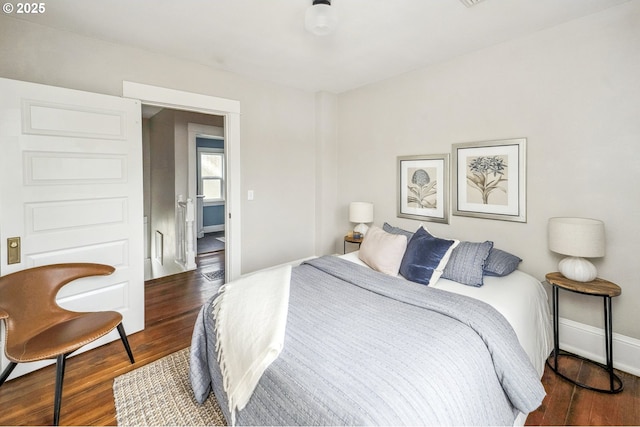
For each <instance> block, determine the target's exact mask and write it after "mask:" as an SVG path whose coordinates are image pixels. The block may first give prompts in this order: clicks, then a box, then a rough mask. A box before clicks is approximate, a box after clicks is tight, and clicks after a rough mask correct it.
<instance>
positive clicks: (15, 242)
mask: <svg viewBox="0 0 640 427" xmlns="http://www.w3.org/2000/svg"><path fill="white" fill-rule="evenodd" d="M20 252H21V250H20V238H19V237H9V238H8V239H7V264H20Z"/></svg>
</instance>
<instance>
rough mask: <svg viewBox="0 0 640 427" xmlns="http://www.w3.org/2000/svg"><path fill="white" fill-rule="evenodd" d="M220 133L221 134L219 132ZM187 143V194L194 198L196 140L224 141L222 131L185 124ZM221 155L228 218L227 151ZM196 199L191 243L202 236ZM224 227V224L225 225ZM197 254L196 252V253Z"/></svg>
mask: <svg viewBox="0 0 640 427" xmlns="http://www.w3.org/2000/svg"><path fill="white" fill-rule="evenodd" d="M220 131H222V133H221V132H220ZM187 135H188V136H187V141H188V145H189V149H188V156H189V159H188V171H189V177H188V181H189V194H195V195H196V198H197V195H198V178H199V176H200V170H199V166H198V162H199V160H200V157H199V156H200V154H199V148H198V146H197V138H198V137H202V138H207V139H217V140H220V141H224V129H222V128H219V127H217V126H210V125H202V124H199V123H187ZM222 154H223V156H224V169H223V171H224V182H225V188H224V198H225V201H224V204H225V218H226V217H227V216H228V215H227V211H226V204H227V203H226V198H227V185H226V183H227V162H228V161H229V159H228V158H227V150H226V149H225V148H223V149H222ZM191 171H195V172H196V173H195V176H193V174H191ZM196 198H192V200H193V203H194V206H195V207H196V208H195V215H196V221H195V223H196V224H198V226H196V227H194V230H193V233H194V238H193V241H194V242H195V241H196V239H199V238H201V237H202V236H201V235H200V222H199V221H200V219H202V216H203V212H202V210H201V209H200V207H199V205H200V202H198V201H197V200H196ZM202 209H204V206H203V207H202ZM225 225H226V223H225ZM225 250H226V242H225ZM196 252H197V251H196Z"/></svg>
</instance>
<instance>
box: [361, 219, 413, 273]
mask: <svg viewBox="0 0 640 427" xmlns="http://www.w3.org/2000/svg"><path fill="white" fill-rule="evenodd" d="M406 249H407V237H406V236H403V235H401V234H391V233H387V232H385V231H383V230H382V229H381V228H378V227H376V226H372V227H370V228H369V230H367V234H365V235H364V239H363V240H362V244H361V245H360V252H359V254H358V257H359V258H360V260H362V261H363V262H364V263H365V264H367V265H368V266H369V267H371V268H373V269H374V270H376V271H379V272H381V273H385V274H389V275H391V276H397V275H398V271H399V270H400V263H402V257H403V256H404V252H405V250H406Z"/></svg>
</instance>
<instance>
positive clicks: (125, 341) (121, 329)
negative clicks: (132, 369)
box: [118, 323, 136, 364]
mask: <svg viewBox="0 0 640 427" xmlns="http://www.w3.org/2000/svg"><path fill="white" fill-rule="evenodd" d="M118 333H119V334H120V339H121V340H122V344H124V349H125V350H127V354H128V355H129V360H130V361H131V364H134V363H136V361H135V360H134V359H133V353H132V352H131V347H130V346H129V340H128V339H127V334H126V333H125V332H124V326H122V323H120V324H118Z"/></svg>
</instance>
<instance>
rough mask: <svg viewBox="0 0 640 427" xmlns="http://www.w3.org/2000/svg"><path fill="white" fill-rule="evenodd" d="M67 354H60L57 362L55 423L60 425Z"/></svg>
mask: <svg viewBox="0 0 640 427" xmlns="http://www.w3.org/2000/svg"><path fill="white" fill-rule="evenodd" d="M66 362H67V355H66V354H60V355H59V356H58V358H57V362H56V395H55V399H54V402H53V425H54V426H57V425H60V406H62V382H63V380H64V366H65V364H66Z"/></svg>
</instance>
